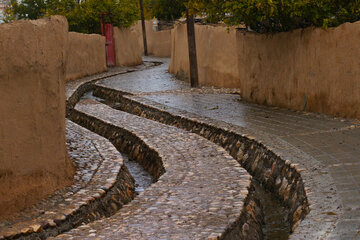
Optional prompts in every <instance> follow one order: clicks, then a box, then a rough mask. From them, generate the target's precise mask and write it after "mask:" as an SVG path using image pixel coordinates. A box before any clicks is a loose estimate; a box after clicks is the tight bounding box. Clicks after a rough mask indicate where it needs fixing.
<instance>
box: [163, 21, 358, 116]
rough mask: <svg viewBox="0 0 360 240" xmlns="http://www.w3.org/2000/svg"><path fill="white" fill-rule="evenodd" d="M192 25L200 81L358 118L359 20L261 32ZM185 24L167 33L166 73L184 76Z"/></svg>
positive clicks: (254, 97)
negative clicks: (324, 26)
mask: <svg viewBox="0 0 360 240" xmlns="http://www.w3.org/2000/svg"><path fill="white" fill-rule="evenodd" d="M226 31H227V29H226V28H224V27H211V26H200V25H197V26H196V41H197V55H198V65H199V81H200V84H201V85H211V86H218V87H230V88H234V87H235V88H240V89H241V95H242V97H243V98H244V99H245V100H249V101H252V102H256V103H260V104H266V105H273V106H279V107H285V108H289V109H294V110H306V111H312V112H319V113H325V114H331V115H335V116H341V117H348V118H359V117H360V94H359V92H360V80H359V79H360V61H359V57H360V45H359V44H357V42H358V39H359V37H360V22H355V23H345V24H343V25H341V26H339V27H337V28H330V29H327V30H323V29H320V28H307V29H299V30H295V31H292V32H286V33H277V34H273V35H263V34H256V33H251V32H246V33H245V32H242V31H236V30H235V29H230V32H229V33H226ZM186 53H187V45H186V26H185V25H177V26H176V27H175V29H174V30H173V33H172V50H171V58H172V59H171V64H170V68H169V70H170V72H171V73H173V74H176V75H180V76H183V77H187V76H188V57H187V54H186Z"/></svg>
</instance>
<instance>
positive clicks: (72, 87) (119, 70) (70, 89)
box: [65, 58, 161, 101]
mask: <svg viewBox="0 0 360 240" xmlns="http://www.w3.org/2000/svg"><path fill="white" fill-rule="evenodd" d="M156 63H157V60H156V59H153V58H144V63H143V64H142V65H138V66H134V67H113V68H109V69H108V71H107V72H103V73H99V74H95V75H91V76H88V77H84V78H81V79H78V80H74V81H69V82H67V83H66V88H65V96H66V101H68V100H69V98H70V97H71V96H72V95H73V94H74V92H75V91H76V90H78V88H79V87H80V86H81V85H84V84H86V83H89V82H93V81H97V80H101V79H104V78H109V77H114V76H119V75H121V74H124V73H131V72H134V71H139V70H144V69H147V68H151V67H153V66H155V65H157V64H156ZM158 63H161V61H160V62H158Z"/></svg>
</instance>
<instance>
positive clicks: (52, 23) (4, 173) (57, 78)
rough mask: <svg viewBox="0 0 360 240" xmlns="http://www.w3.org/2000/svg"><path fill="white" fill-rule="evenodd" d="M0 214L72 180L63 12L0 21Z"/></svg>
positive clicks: (9, 211)
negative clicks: (26, 18)
mask: <svg viewBox="0 0 360 240" xmlns="http://www.w3.org/2000/svg"><path fill="white" fill-rule="evenodd" d="M0 36H1V38H0V52H1V54H0V89H1V91H2V92H1V94H0V113H1V117H0V216H3V215H6V214H9V213H12V212H14V211H17V210H20V209H22V208H24V207H27V206H29V205H31V204H33V203H34V202H36V201H37V200H39V199H41V198H44V197H45V196H46V195H48V194H50V193H52V192H53V191H54V190H56V189H57V188H59V187H62V186H64V185H66V184H69V183H70V182H71V180H70V177H71V176H72V172H73V170H72V166H71V163H70V161H69V160H67V156H66V147H65V81H64V79H65V61H66V54H67V51H66V46H67V44H68V25H67V22H66V19H65V18H64V17H58V16H56V17H51V18H49V19H42V20H37V21H16V22H13V23H9V24H1V25H0Z"/></svg>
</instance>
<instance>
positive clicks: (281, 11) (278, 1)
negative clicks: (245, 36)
mask: <svg viewBox="0 0 360 240" xmlns="http://www.w3.org/2000/svg"><path fill="white" fill-rule="evenodd" d="M226 11H227V12H228V13H230V16H231V17H229V18H228V19H226V21H227V22H228V23H229V24H240V23H245V24H246V25H247V26H250V28H251V29H253V30H255V31H257V32H260V33H267V32H282V31H290V30H293V29H296V28H304V27H309V26H316V27H323V28H328V27H334V26H338V25H340V24H342V23H344V22H354V21H357V20H360V0H232V1H227V3H226Z"/></svg>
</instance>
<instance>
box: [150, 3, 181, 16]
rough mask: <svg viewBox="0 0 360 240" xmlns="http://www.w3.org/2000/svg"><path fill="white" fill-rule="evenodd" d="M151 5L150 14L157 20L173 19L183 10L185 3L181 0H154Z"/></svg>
mask: <svg viewBox="0 0 360 240" xmlns="http://www.w3.org/2000/svg"><path fill="white" fill-rule="evenodd" d="M153 3H154V5H153V6H152V14H153V16H154V17H156V18H157V19H158V20H163V21H175V20H177V19H179V18H180V17H181V16H182V15H183V13H184V12H185V10H186V8H185V4H184V1H182V0H155V1H154V2H153Z"/></svg>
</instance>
